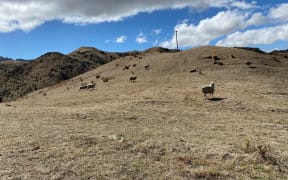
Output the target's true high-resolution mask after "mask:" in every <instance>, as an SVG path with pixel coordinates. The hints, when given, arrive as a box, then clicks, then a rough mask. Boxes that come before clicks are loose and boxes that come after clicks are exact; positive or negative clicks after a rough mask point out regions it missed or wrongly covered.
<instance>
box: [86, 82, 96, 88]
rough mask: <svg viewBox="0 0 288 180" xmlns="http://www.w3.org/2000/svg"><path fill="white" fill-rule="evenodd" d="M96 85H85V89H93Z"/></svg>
mask: <svg viewBox="0 0 288 180" xmlns="http://www.w3.org/2000/svg"><path fill="white" fill-rule="evenodd" d="M95 85H96V83H94V82H93V83H91V84H87V89H95Z"/></svg>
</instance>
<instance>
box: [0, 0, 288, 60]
mask: <svg viewBox="0 0 288 180" xmlns="http://www.w3.org/2000/svg"><path fill="white" fill-rule="evenodd" d="M175 31H177V32H178V40H179V46H180V49H188V48H192V47H197V46H202V45H217V46H231V47H233V46H251V47H259V48H261V49H262V50H265V51H271V50H274V49H288V2H287V0H255V1H248V0H246V1H245V0H145V1H144V0H121V1H120V0H105V1H103V0H49V1H47V0H13V1H11V0H0V56H6V57H11V58H24V59H33V58H36V57H38V56H40V55H42V54H43V53H46V52H48V51H58V52H62V53H65V54H66V53H69V52H71V51H73V50H75V49H77V48H79V47H80V46H92V47H96V48H98V49H102V50H105V51H118V52H123V51H129V50H143V49H147V48H149V47H152V46H163V47H167V48H175V47H176V43H175Z"/></svg>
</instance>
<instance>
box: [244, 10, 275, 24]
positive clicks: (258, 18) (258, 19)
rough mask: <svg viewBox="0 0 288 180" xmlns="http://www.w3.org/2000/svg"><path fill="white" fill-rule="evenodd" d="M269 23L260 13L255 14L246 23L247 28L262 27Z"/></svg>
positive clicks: (267, 18)
mask: <svg viewBox="0 0 288 180" xmlns="http://www.w3.org/2000/svg"><path fill="white" fill-rule="evenodd" d="M269 21H270V19H269V17H267V16H264V15H263V14H262V13H260V12H257V13H255V14H253V15H252V16H251V18H250V19H249V20H248V21H247V26H249V25H262V24H265V23H268V22H269Z"/></svg>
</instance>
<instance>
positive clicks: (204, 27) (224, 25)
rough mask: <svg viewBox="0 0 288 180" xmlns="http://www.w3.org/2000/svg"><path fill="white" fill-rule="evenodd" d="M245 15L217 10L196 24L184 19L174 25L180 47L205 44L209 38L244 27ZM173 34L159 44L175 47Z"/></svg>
mask: <svg viewBox="0 0 288 180" xmlns="http://www.w3.org/2000/svg"><path fill="white" fill-rule="evenodd" d="M246 18H247V15H246V14H245V13H240V12H238V11H225V12H224V11H223V12H219V13H218V14H217V15H215V16H214V17H212V18H210V19H209V18H206V19H203V20H201V21H200V23H199V24H198V25H193V24H188V22H186V21H184V22H182V23H181V24H178V25H176V26H175V28H174V30H175V31H178V40H179V45H180V46H181V47H189V46H199V45H207V44H208V43H209V42H210V41H211V40H213V39H215V38H217V37H219V36H223V35H226V34H229V33H232V32H235V31H236V30H238V29H242V28H245V27H246V25H245V19H246ZM175 38H176V37H175V34H174V35H173V37H172V38H171V40H168V41H165V42H163V43H161V46H163V47H168V48H175V47H176V43H175V42H176V41H175Z"/></svg>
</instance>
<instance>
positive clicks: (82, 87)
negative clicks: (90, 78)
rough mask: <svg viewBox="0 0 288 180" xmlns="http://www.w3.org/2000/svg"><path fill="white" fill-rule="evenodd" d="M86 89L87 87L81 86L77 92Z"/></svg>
mask: <svg viewBox="0 0 288 180" xmlns="http://www.w3.org/2000/svg"><path fill="white" fill-rule="evenodd" d="M87 88H88V85H82V86H80V87H79V91H80V90H81V89H87Z"/></svg>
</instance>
